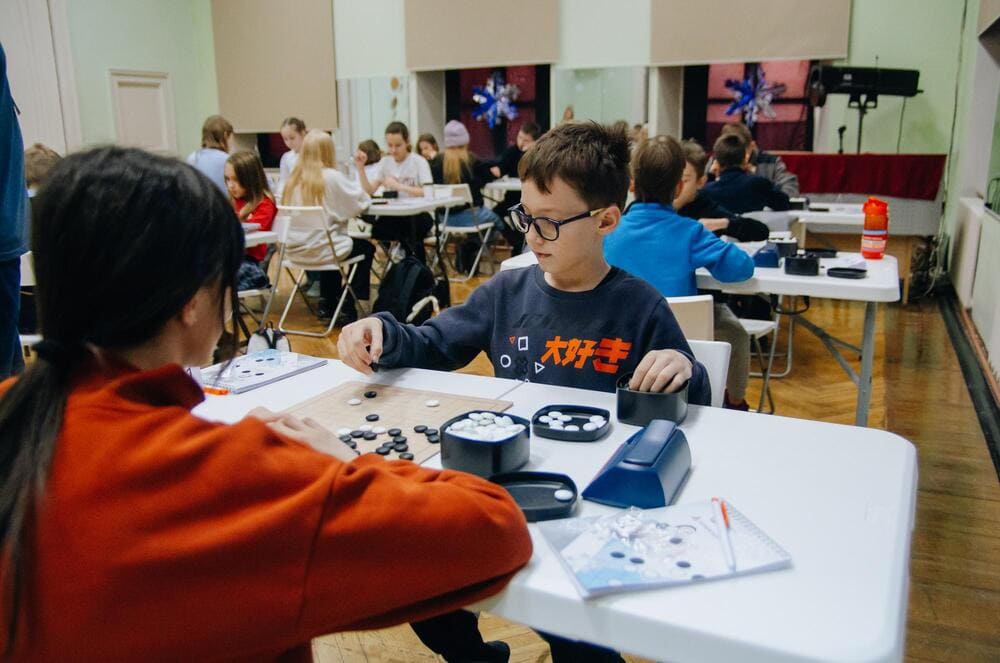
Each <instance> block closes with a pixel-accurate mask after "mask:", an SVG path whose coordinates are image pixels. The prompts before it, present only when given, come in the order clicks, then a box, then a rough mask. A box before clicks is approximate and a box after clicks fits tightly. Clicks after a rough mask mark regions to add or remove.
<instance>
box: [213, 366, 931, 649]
mask: <svg viewBox="0 0 1000 663" xmlns="http://www.w3.org/2000/svg"><path fill="white" fill-rule="evenodd" d="M345 380H362V381H371V382H378V383H388V384H394V385H399V386H408V387H412V388H415V389H433V390H436V391H442V392H448V393H457V394H474V395H476V396H482V397H489V398H502V399H506V400H510V401H512V402H513V403H514V406H513V407H512V408H511V410H510V412H512V413H514V414H518V415H521V416H525V417H530V416H531V415H532V413H534V412H535V411H536V410H537V409H539V408H540V407H542V406H544V405H546V404H553V403H574V404H581V405H593V406H597V407H603V408H605V409H607V410H609V411H610V412H612V422H613V423H612V430H611V432H610V434H609V435H608V436H607V437H606V438H604V439H603V440H600V441H598V442H593V443H572V442H557V441H554V440H547V439H544V438H541V437H537V436H533V437H532V439H531V457H530V460H529V463H528V466H527V467H526V468H525V469H529V470H542V471H555V472H562V473H565V474H568V475H570V476H571V477H572V478H573V480H574V481H575V482H576V484H577V487H578V489H580V490H582V489H583V488H584V487H585V486H586V485H587V484H588V483H589V482H590V480H591V479H592V478H593V477H594V475H595V474H596V472H597V471H598V470H599V469H600V467H601V466H602V465H603V464H604V462H605V461H606V460H607V458H609V457H610V456H611V455H612V453H613V452H614V450H615V449H616V448H617V447H618V445H619V444H621V443H622V442H624V441H625V440H626V439H627V438H628V437H629V436H630V435H631V434H632V433H634V432H635V431H637V430H638V429H637V428H636V427H634V426H628V425H625V424H620V423H618V422H617V421H615V420H614V414H613V413H614V412H615V397H614V395H613V394H610V393H603V392H594V391H585V390H579V389H569V388H564V387H551V386H545V385H537V384H530V383H518V382H514V381H511V380H501V379H497V378H487V377H479V376H470V375H462V374H455V373H441V372H437V371H425V370H417V369H407V370H393V371H385V370H383V371H381V372H380V373H378V374H377V375H375V376H373V377H372V378H368V377H364V376H361V375H360V374H358V373H356V372H354V371H352V370H350V369H348V368H346V367H345V366H344V365H343V364H341V363H340V362H338V361H333V360H331V362H330V364H329V365H328V366H325V367H323V368H320V369H317V370H314V371H310V372H307V373H304V374H301V375H299V376H295V377H293V378H290V379H288V380H286V381H283V382H281V383H279V384H275V385H270V386H268V387H263V388H261V389H258V390H255V391H251V392H247V393H245V394H242V395H239V396H233V395H229V396H209V397H208V400H207V401H206V402H205V403H203V404H201V405H199V406H198V407H197V408H196V409H195V413H196V414H198V415H200V416H203V417H206V418H209V419H213V420H221V421H226V422H232V421H236V420H237V419H239V418H240V417H241V416H242V415H243V414H244V413H246V412H247V411H249V410H250V409H251V408H252V407H254V406H257V405H263V406H267V407H270V408H272V409H282V408H287V407H290V406H292V405H294V404H295V403H297V402H301V401H303V400H306V399H308V398H311V397H313V396H315V395H317V394H319V393H321V392H322V391H323V390H325V389H331V388H333V387H335V386H337V385H338V384H340V383H341V382H343V381H345ZM442 423H443V422H442ZM682 429H683V430H684V432H685V434H686V436H687V438H688V441H689V443H690V446H691V452H692V471H691V475H690V478H689V479H688V481H687V483H686V485H685V487H684V489H683V492H682V494H681V495H680V498H679V501H680V502H691V501H700V500H704V499H707V498H709V497H712V496H720V497H723V498H725V499H727V500H729V501H730V502H732V504H733V505H734V506H735V507H736V508H737V509H739V510H740V511H741V512H742V513H743V514H744V515H746V516H747V517H748V518H750V519H751V520H752V521H753V522H754V523H755V524H756V525H757V526H759V527H760V528H761V529H762V530H763V531H764V532H766V533H767V534H768V535H769V536H770V537H772V538H773V539H774V540H775V541H776V542H778V544H779V545H781V546H782V547H783V548H785V550H787V551H788V552H789V553H790V554H791V556H792V558H793V566H792V568H791V569H786V570H782V571H775V572H771V573H762V574H757V575H751V576H745V577H741V578H735V579H728V580H721V581H717V582H706V583H700V584H695V585H687V586H683V587H674V588H667V589H656V590H650V591H643V592H633V593H622V594H619V595H614V596H606V597H602V598H598V599H593V600H589V601H584V600H583V599H581V598H580V596H579V594H578V593H577V591H576V589H575V588H574V586H573V584H572V582H571V580H570V578H569V576H568V575H567V572H566V571H565V570H564V568H563V567H562V566H561V564H560V563H559V562H558V560H557V558H556V556H555V554H554V552H553V551H552V550H551V549H550V548H549V546H548V544H547V543H546V542H545V540H544V539H543V538H542V536H541V535H540V534H539V532H538V530H537V528H536V527H535V526H533V525H532V526H531V530H532V539H533V542H534V554H533V556H532V559H531V561H530V562H529V563H528V565H527V566H526V567H525V568H524V569H523V570H522V571H520V572H519V573H518V574H517V575H516V576H515V577H514V579H513V580H512V582H511V583H510V585H509V586H508V587H507V588H506V589H505V590H504V591H503V592H501V593H500V594H498V595H497V596H495V597H492V598H490V599H488V600H485V601H482V602H480V603H478V604H476V605H475V606H472V608H473V609H484V610H488V611H490V612H491V613H494V614H497V615H500V616H502V617H505V618H507V619H511V620H513V621H517V622H521V623H525V624H528V625H531V626H533V627H535V628H538V629H541V630H545V631H549V632H553V633H556V634H559V635H563V636H565V637H571V638H583V639H586V640H587V641H590V642H595V643H597V644H601V645H605V646H608V647H613V648H616V649H618V650H621V651H625V652H628V653H631V654H638V655H641V656H645V657H650V658H653V659H657V660H670V661H676V662H685V661H709V662H711V661H720V662H721V661H741V662H745V663H755V662H761V663H763V662H765V661H766V662H768V663H774V662H777V663H782V662H793V661H794V662H806V661H809V662H812V663H816V662H825V661H829V662H834V661H836V662H844V661H850V662H858V663H860V662H872V663H875V662H879V663H881V662H887V661H900V660H902V656H903V644H904V632H905V625H906V606H907V589H908V563H909V549H910V536H911V530H912V526H913V516H914V505H915V495H916V472H917V466H916V453H915V451H914V448H913V445H911V444H910V443H909V442H907V441H906V440H904V439H902V438H900V437H898V436H896V435H893V434H891V433H887V432H885V431H880V430H874V429H867V428H856V427H849V426H841V425H836V424H827V423H820V422H812V421H806V420H801V419H789V418H784V417H776V416H769V415H760V414H751V413H742V412H734V411H730V410H722V409H718V408H707V407H694V406H692V407H691V408H690V409H689V414H688V417H687V419H686V420H685V421H684V422H683V424H682ZM439 462H440V461H439V458H438V457H434V458H432V459H430V460H429V461H428V462H427V465H428V466H432V467H433V466H439ZM612 512H613V510H612V509H611V508H609V507H604V506H600V505H597V504H592V503H590V502H586V501H581V502H580V503H579V505H578V507H577V511H576V513H575V514H574V515H581V516H582V515H593V514H602V513H612Z"/></svg>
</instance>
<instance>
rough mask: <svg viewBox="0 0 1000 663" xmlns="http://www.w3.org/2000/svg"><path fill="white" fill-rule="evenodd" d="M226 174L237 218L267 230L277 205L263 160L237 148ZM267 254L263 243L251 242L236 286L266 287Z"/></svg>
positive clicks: (244, 287) (249, 287)
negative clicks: (268, 184)
mask: <svg viewBox="0 0 1000 663" xmlns="http://www.w3.org/2000/svg"><path fill="white" fill-rule="evenodd" d="M225 174H226V189H227V190H228V191H229V200H230V201H231V202H232V203H233V207H234V208H235V209H236V215H237V216H238V217H239V219H240V221H241V222H243V223H255V224H257V225H259V226H260V230H264V231H267V230H270V229H271V226H273V225H274V216H275V214H277V213H278V208H277V207H276V206H275V204H274V196H273V195H272V194H271V191H270V190H269V189H268V188H267V175H265V174H264V164H262V163H261V162H260V157H258V156H257V154H256V153H255V152H250V151H247V150H244V151H241V152H236V153H235V154H232V155H230V157H229V158H228V159H227V160H226V170H225ZM266 256H267V245H266V244H259V245H257V246H251V247H250V248H248V249H247V250H246V253H244V254H243V262H242V263H241V264H240V272H239V275H238V277H237V279H236V287H237V289H238V290H241V291H242V290H251V289H254V288H266V287H268V280H267V272H266V271H265V269H264V265H263V264H262V263H263V262H264V258H265V257H266Z"/></svg>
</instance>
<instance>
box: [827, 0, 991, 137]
mask: <svg viewBox="0 0 1000 663" xmlns="http://www.w3.org/2000/svg"><path fill="white" fill-rule="evenodd" d="M851 4H852V8H851V34H850V41H849V46H848V57H847V59H846V60H840V61H838V62H836V63H835V64H847V65H854V66H858V67H874V66H875V57H876V56H878V65H879V66H880V67H885V68H893V69H919V70H920V89H922V90H923V93H921V94H919V95H917V96H916V97H913V98H910V99H908V100H907V101H906V110H905V114H903V115H902V117H903V131H902V140H901V141H900V148H899V151H900V152H903V153H947V152H948V146H949V143H950V134H951V125H952V114H953V111H954V109H955V82H956V79H958V78H959V75H960V73H961V72H959V64H958V59H959V51H960V50H961V48H962V42H963V35H962V32H961V24H962V9H963V4H964V0H854V1H853V2H852V3H851ZM978 15H979V3H978V1H977V0H969V8H968V18H967V28H971V31H970V30H967V31H966V34H970V32H971V34H972V35H973V37H972V38H973V39H974V38H975V37H974V34H975V30H974V28H975V24H976V18H977V17H978ZM967 60H968V58H966V61H967ZM963 64H967V62H966V63H963ZM963 69H965V67H964V66H963ZM960 96H961V93H960ZM902 110H903V101H902V99H900V98H898V97H882V98H880V99H879V106H878V108H877V109H875V110H873V111H871V112H870V113H869V114H868V115H867V116H866V117H865V124H864V131H863V141H864V142H863V143H862V147H861V149H862V151H863V152H890V153H891V152H896V142H897V138H898V136H899V127H900V116H901V113H902ZM824 111H825V113H826V119H825V120H824V122H826V123H827V129H828V136H827V143H826V146H827V148H828V149H829V150H830V151H836V148H837V127H839V126H841V125H847V131H846V132H845V133H844V150H845V151H846V152H853V151H855V149H856V146H857V136H858V134H857V128H858V114H857V111H855V110H851V109H848V108H847V97H846V96H843V95H835V96H831V97H830V98H829V99H828V101H827V104H826V107H825V108H824Z"/></svg>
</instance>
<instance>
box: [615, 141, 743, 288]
mask: <svg viewBox="0 0 1000 663" xmlns="http://www.w3.org/2000/svg"><path fill="white" fill-rule="evenodd" d="M684 164H685V160H684V151H683V150H682V149H681V146H680V144H679V143H678V142H677V141H676V140H674V139H673V138H671V137H670V136H656V137H655V138H653V139H651V140H648V141H646V142H645V143H643V144H642V145H641V146H640V147H639V149H638V150H636V153H635V156H634V157H633V159H632V181H633V187H634V190H635V202H634V203H632V205H631V206H630V207H629V208H628V210H627V211H626V213H625V215H624V216H622V220H621V223H620V224H619V226H618V228H617V229H616V230H615V232H613V233H611V234H610V235H608V236H607V237H605V238H604V257H605V258H606V259H607V261H608V262H609V263H610V264H612V265H614V266H615V267H621V268H622V269H624V270H626V271H627V272H629V273H631V274H635V275H636V276H638V277H639V278H641V279H645V280H646V281H649V282H650V283H652V284H653V285H654V286H655V287H656V289H657V290H659V291H660V294H661V295H663V296H664V297H684V296H689V295H696V294H698V288H697V286H696V285H695V277H694V272H695V270H696V269H698V268H699V267H706V268H708V271H709V272H711V274H712V276H714V277H715V278H716V279H717V280H719V281H722V282H723V283H734V282H737V281H745V280H746V279H748V278H750V277H751V276H753V260H752V259H751V258H750V256H749V255H747V253H746V252H745V251H743V250H742V249H740V248H739V247H738V246H735V245H733V244H728V243H726V242H723V241H722V240H720V239H719V238H718V237H716V236H715V235H714V234H712V232H711V231H709V230H708V229H707V228H706V227H705V226H703V225H702V224H701V223H699V222H698V221H696V220H694V219H689V218H686V217H683V216H680V215H679V214H678V213H677V212H675V211H674V208H673V200H674V198H676V197H677V195H678V194H680V192H681V175H682V174H683V172H684Z"/></svg>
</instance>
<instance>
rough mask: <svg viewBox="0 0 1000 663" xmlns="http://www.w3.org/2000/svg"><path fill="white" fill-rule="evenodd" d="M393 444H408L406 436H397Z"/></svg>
mask: <svg viewBox="0 0 1000 663" xmlns="http://www.w3.org/2000/svg"><path fill="white" fill-rule="evenodd" d="M392 442H393V444H406V436H405V435H396V436H395V437H393V438H392Z"/></svg>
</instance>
